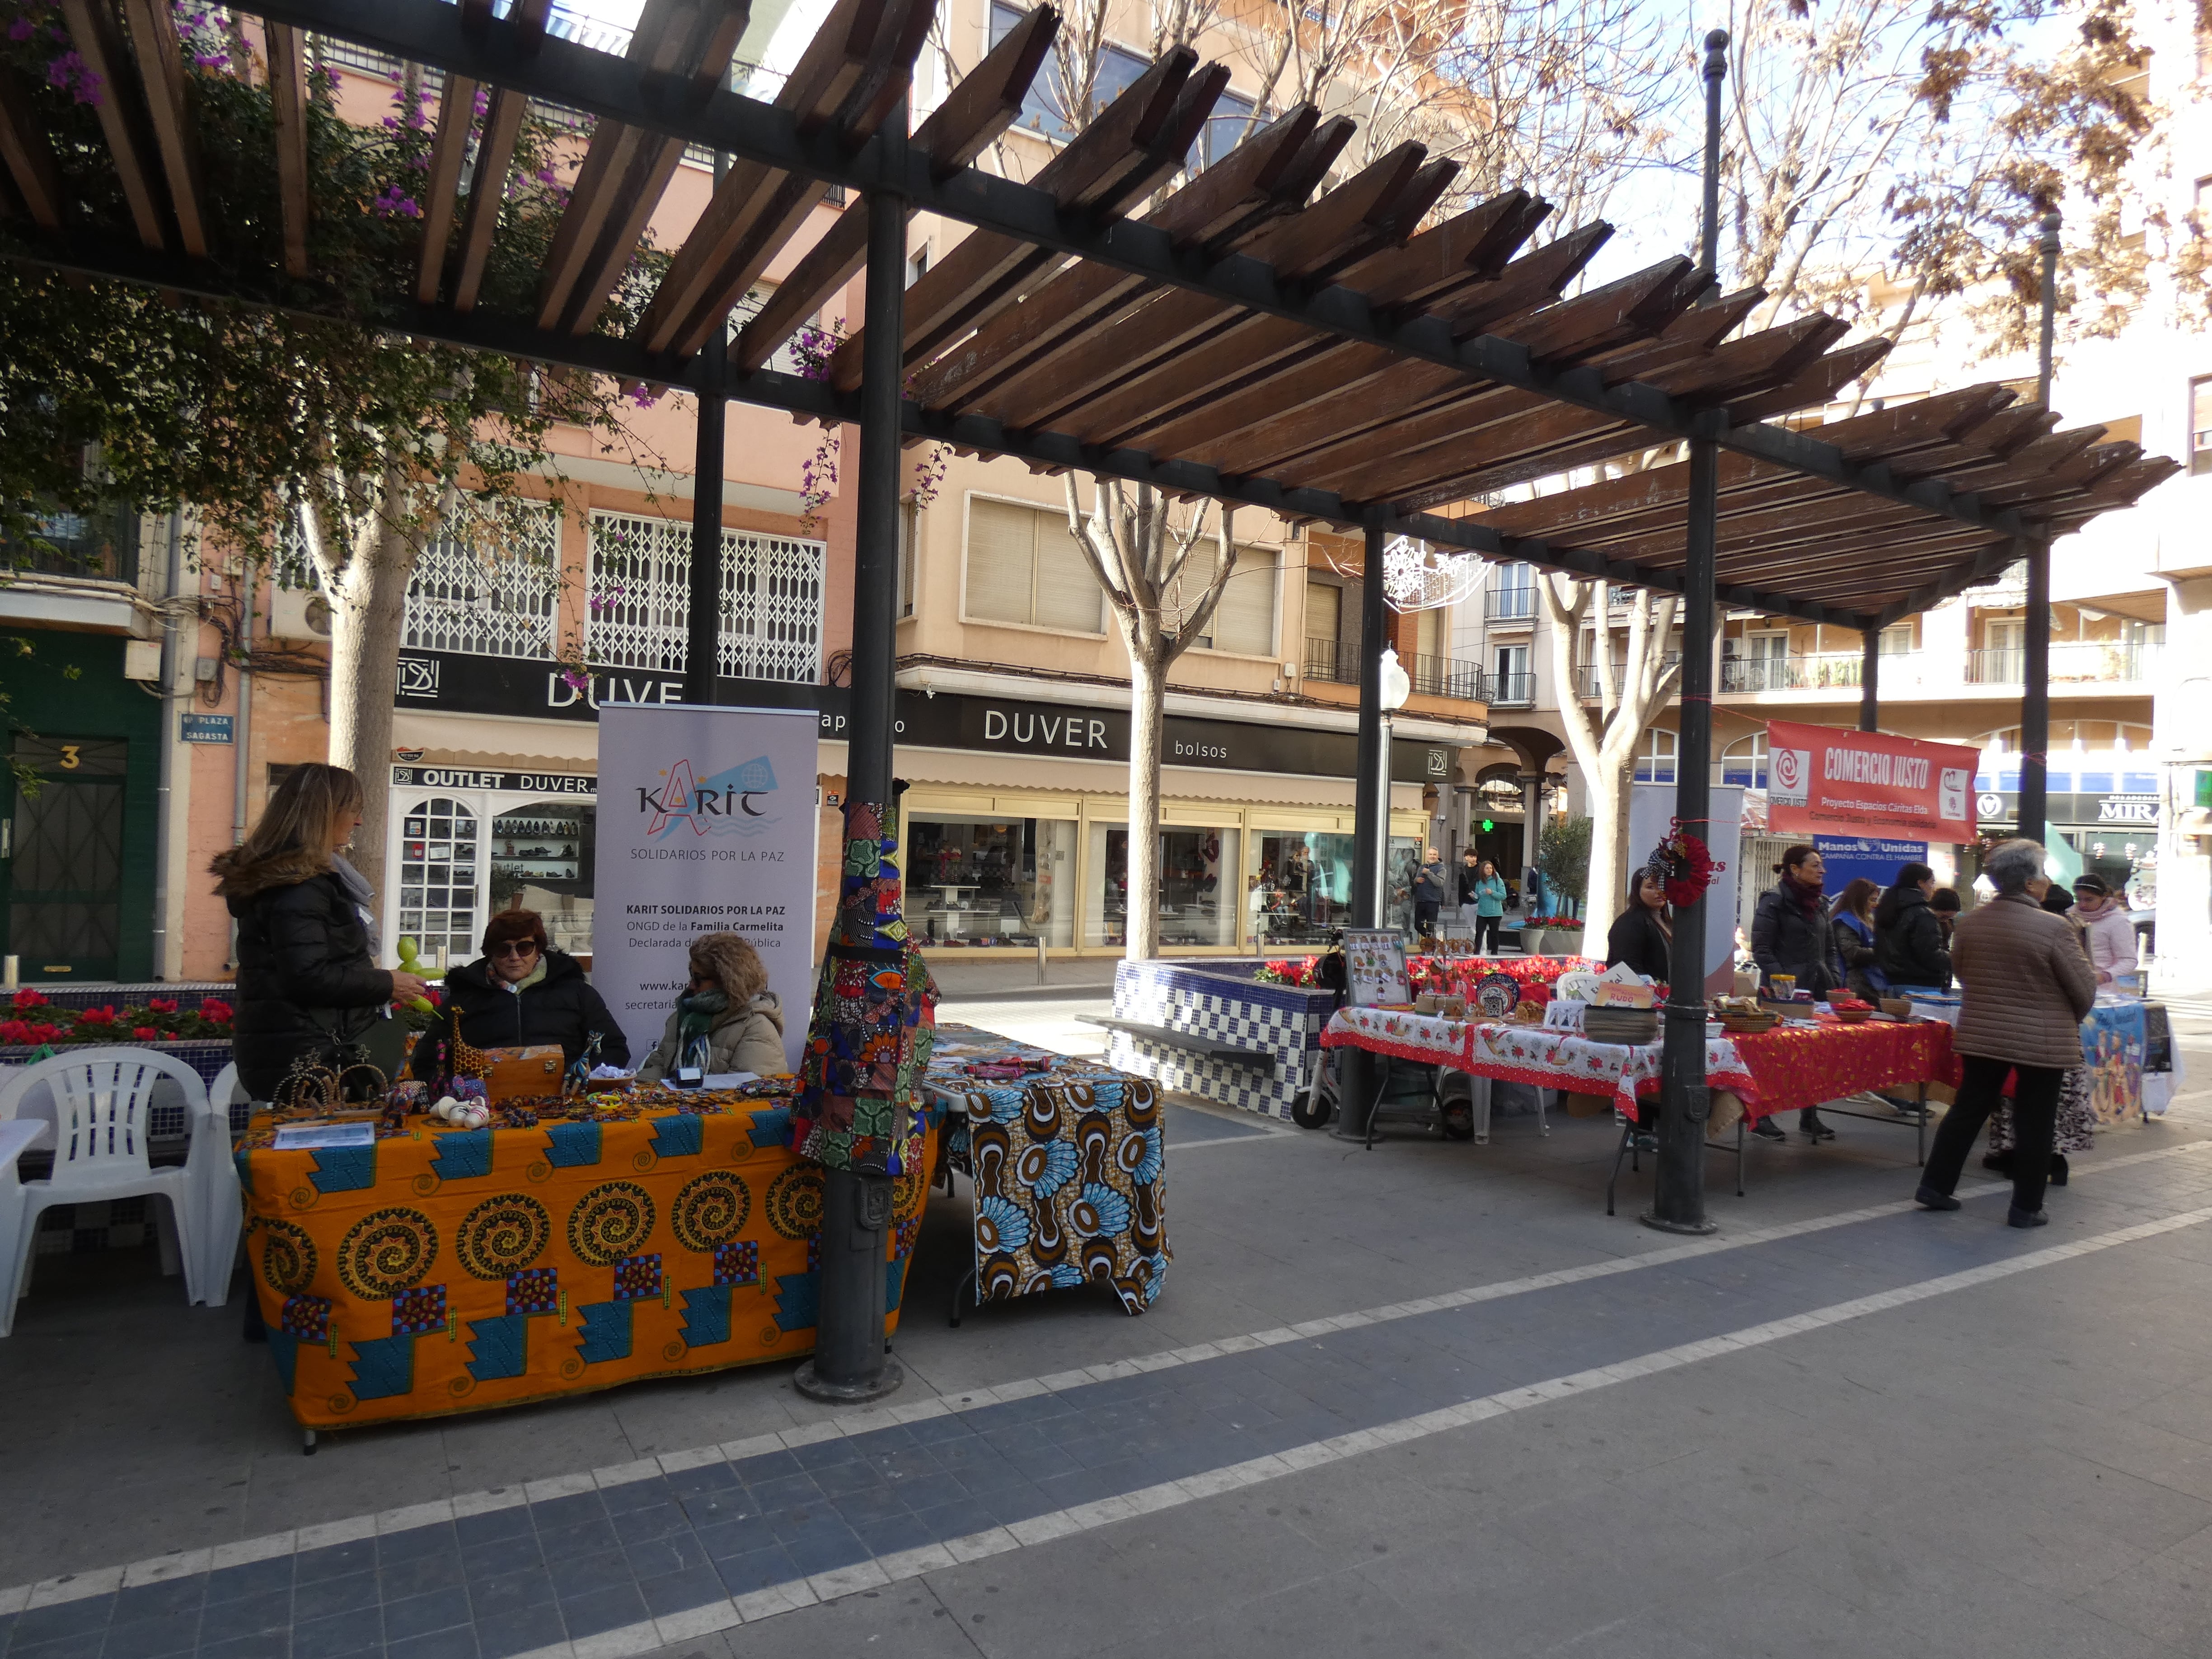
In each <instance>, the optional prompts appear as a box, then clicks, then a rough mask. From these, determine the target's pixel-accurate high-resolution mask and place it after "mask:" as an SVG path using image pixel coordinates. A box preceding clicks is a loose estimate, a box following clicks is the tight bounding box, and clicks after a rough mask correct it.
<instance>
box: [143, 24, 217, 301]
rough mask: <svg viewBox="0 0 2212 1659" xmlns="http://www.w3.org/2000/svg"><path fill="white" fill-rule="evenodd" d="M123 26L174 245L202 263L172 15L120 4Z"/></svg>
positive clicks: (188, 121) (185, 95)
mask: <svg viewBox="0 0 2212 1659" xmlns="http://www.w3.org/2000/svg"><path fill="white" fill-rule="evenodd" d="M122 10H123V21H124V25H125V27H126V28H127V29H128V30H129V31H130V34H131V50H132V52H134V54H135V55H136V56H137V60H138V71H139V73H138V85H139V88H140V89H141V90H142V91H143V93H144V94H145V98H146V113H147V116H148V118H149V120H150V121H151V122H152V124H153V128H154V145H155V149H156V151H157V152H158V153H159V154H160V155H161V173H162V177H163V178H164V179H166V180H167V184H168V188H169V210H170V212H171V213H172V214H173V216H174V217H175V220H176V225H177V240H178V245H179V247H180V248H181V249H182V250H183V252H184V253H185V257H186V258H192V259H204V258H207V252H208V227H207V223H206V221H205V220H204V217H203V216H202V213H201V206H200V204H201V197H202V196H203V194H204V191H202V189H201V185H200V155H199V140H198V137H197V133H196V131H195V130H194V128H193V125H192V112H191V107H190V99H191V92H190V89H189V88H187V87H186V85H185V54H184V46H183V43H182V42H181V41H179V40H178V39H177V20H176V15H175V14H174V13H173V11H172V10H171V9H170V8H169V5H168V3H167V0H122Z"/></svg>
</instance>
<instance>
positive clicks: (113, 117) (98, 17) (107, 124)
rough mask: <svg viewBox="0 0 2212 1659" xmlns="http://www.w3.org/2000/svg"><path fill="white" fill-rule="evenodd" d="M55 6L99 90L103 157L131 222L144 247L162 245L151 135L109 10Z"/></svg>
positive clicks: (71, 2) (163, 209)
mask: <svg viewBox="0 0 2212 1659" xmlns="http://www.w3.org/2000/svg"><path fill="white" fill-rule="evenodd" d="M60 5H61V12H62V21H63V22H64V25H65V26H66V27H68V29H69V33H70V45H71V46H75V47H76V52H77V56H79V57H80V58H83V59H84V66H85V70H86V72H87V73H88V74H89V75H91V76H93V78H94V80H95V81H97V82H99V84H100V88H102V92H103V96H102V97H101V98H100V102H99V104H98V106H96V107H97V108H98V110H99V112H100V132H101V134H102V135H103V136H104V137H106V140H107V154H108V159H109V160H111V161H113V162H114V163H115V176H116V179H117V181H118V183H119V184H120V185H122V186H123V200H124V203H125V205H126V206H128V207H129V208H130V210H131V225H132V227H133V228H135V229H136V230H137V233H138V240H139V241H140V242H142V243H143V244H144V245H145V246H148V247H149V248H160V247H164V246H167V244H168V240H169V238H168V233H167V230H166V228H165V226H166V224H167V220H168V211H167V203H166V202H165V200H164V199H163V197H162V193H161V189H160V186H159V184H158V181H157V180H156V179H155V176H154V167H155V161H154V138H153V135H152V133H151V132H150V131H149V130H148V128H147V125H146V118H145V113H144V110H145V106H144V101H143V100H142V99H141V98H139V97H138V96H137V94H135V93H134V92H133V91H132V90H131V88H132V87H133V85H134V83H135V82H136V80H137V76H135V75H134V74H133V72H132V67H131V55H130V54H131V49H130V47H129V46H127V45H126V44H125V41H124V39H123V33H122V30H121V29H120V27H118V25H117V22H116V18H115V12H114V9H112V7H111V6H109V5H107V4H106V3H104V0H60Z"/></svg>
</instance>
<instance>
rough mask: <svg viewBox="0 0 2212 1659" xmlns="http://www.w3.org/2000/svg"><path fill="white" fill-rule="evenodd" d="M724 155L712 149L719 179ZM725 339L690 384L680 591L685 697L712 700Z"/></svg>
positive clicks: (711, 345)
mask: <svg viewBox="0 0 2212 1659" xmlns="http://www.w3.org/2000/svg"><path fill="white" fill-rule="evenodd" d="M728 165H729V158H728V157H727V156H726V155H722V154H721V153H720V151H717V152H716V153H715V155H714V177H715V178H716V179H717V180H719V179H720V178H721V176H722V173H723V172H724V171H725V169H726V167H728ZM729 352H730V343H729V334H728V325H727V323H726V322H721V323H717V324H715V325H714V331H713V332H712V333H710V334H708V337H707V343H706V344H705V345H703V346H702V347H701V348H700V349H699V366H698V370H697V374H696V379H695V380H694V385H695V386H696V389H697V391H698V393H699V432H698V447H697V448H696V450H694V451H693V453H692V459H691V570H690V585H689V587H688V589H687V591H686V592H685V595H684V605H685V612H684V702H714V682H715V681H716V680H717V679H718V678H720V674H721V666H722V472H723V433H724V431H725V430H726V426H727V422H728V419H729V412H730V404H729V400H728V399H727V398H726V397H725V396H724V395H723V393H724V388H725V387H726V386H727V384H728V381H729V361H730V356H729Z"/></svg>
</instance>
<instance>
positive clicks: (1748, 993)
mask: <svg viewBox="0 0 2212 1659" xmlns="http://www.w3.org/2000/svg"><path fill="white" fill-rule="evenodd" d="M1735 994H1736V995H1738V996H1740V997H1747V998H1748V999H1750V1000H1752V1001H1753V1002H1756V1001H1758V1000H1759V969H1758V967H1757V966H1756V964H1753V965H1749V966H1746V967H1742V968H1739V969H1736V970H1735Z"/></svg>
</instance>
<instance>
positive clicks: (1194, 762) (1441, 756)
mask: <svg viewBox="0 0 2212 1659" xmlns="http://www.w3.org/2000/svg"><path fill="white" fill-rule="evenodd" d="M717 690H718V696H719V700H720V702H725V703H729V704H733V705H736V706H738V707H743V708H812V709H815V710H816V711H817V713H818V714H820V716H821V720H822V735H823V738H826V739H829V740H831V741H842V740H843V738H844V736H845V732H846V726H847V724H848V720H849V719H850V708H851V702H852V694H851V693H850V692H849V691H848V690H847V689H846V688H844V687H842V686H834V685H794V684H788V683H787V682H783V681H779V680H738V679H725V680H723V681H722V682H721V683H720V686H719V687H718V688H717ZM683 699H684V677H683V676H682V675H680V674H669V673H664V672H654V671H647V670H641V669H622V668H602V669H594V670H592V673H591V680H590V685H589V687H588V689H585V688H579V687H577V686H574V685H571V684H568V681H567V680H566V679H565V678H563V677H562V670H561V669H560V668H558V667H557V666H555V665H550V664H547V663H542V662H526V661H522V660H520V659H515V658H511V657H510V658H500V657H475V656H460V655H456V654H454V653H448V652H428V651H409V652H404V653H402V654H401V656H400V659H399V683H398V697H397V702H398V707H400V708H435V709H443V710H450V711H452V712H454V713H457V714H522V715H530V716H534V717H536V718H538V719H541V720H543V719H553V720H597V719H598V718H599V710H600V709H601V708H605V707H607V706H609V705H611V704H622V705H629V704H638V703H648V704H650V703H671V704H673V703H680V702H682V701H683ZM896 720H897V726H896V732H895V735H896V738H897V740H898V741H899V742H901V743H904V744H915V745H916V746H919V747H922V748H929V749H967V750H977V751H980V752H983V753H999V754H1012V755H1056V756H1060V757H1062V758H1065V759H1069V760H1094V761H1121V762H1127V759H1128V758H1129V714H1128V711H1127V709H1121V708H1091V707H1088V706H1085V705H1082V704H1073V703H1053V702H1031V701H1028V700H1025V699H1021V698H1012V697H984V696H967V695H964V694H959V693H952V692H939V693H938V694H937V695H936V696H929V695H927V693H924V692H921V691H901V692H900V693H899V694H898V702H897V707H896ZM1160 758H1161V761H1162V763H1164V764H1165V765H1168V766H1203V767H1211V768H1229V769H1233V770H1237V771H1245V772H1279V773H1297V774H1302V775H1307V776H1312V777H1350V776H1352V775H1353V774H1354V772H1355V771H1356V770H1357V769H1358V738H1357V736H1355V735H1354V734H1353V733H1352V732H1316V731H1310V730H1305V729H1302V728H1300V727H1297V726H1285V725H1267V726H1262V725H1258V724H1255V723H1250V722H1247V721H1243V720H1201V719H1197V718H1194V717H1191V716H1188V715H1182V714H1170V715H1169V716H1168V717H1167V723H1166V729H1165V731H1164V732H1163V733H1162V738H1161V754H1160ZM1454 758H1455V757H1454V750H1452V748H1451V747H1450V746H1449V745H1446V744H1429V743H1420V742H1413V741H1410V740H1405V739H1400V740H1396V741H1394V742H1393V744H1391V757H1390V775H1391V776H1392V777H1393V778H1394V779H1395V780H1396V781H1399V782H1401V783H1431V782H1435V783H1441V782H1443V781H1446V780H1448V779H1449V777H1450V776H1451V775H1452V767H1453V763H1454ZM430 770H437V771H439V772H440V773H441V776H442V775H443V774H444V770H445V769H416V773H417V775H416V778H415V779H413V780H411V781H412V782H416V783H423V782H426V781H428V780H427V773H428V771H430ZM477 775H478V774H474V773H461V772H455V773H453V777H454V778H455V779H456V780H458V779H459V778H462V777H474V776H477ZM482 775H483V776H493V775H495V774H482ZM497 775H498V776H507V774H497ZM524 775H526V776H532V777H534V776H536V774H518V776H524ZM394 781H395V782H397V781H400V780H399V779H398V778H397V777H396V776H395V778H394ZM446 787H452V788H463V787H468V788H500V787H507V786H506V785H501V784H464V783H462V782H459V781H453V782H451V783H449V784H447V786H446ZM526 787H532V788H536V787H538V786H537V785H534V784H533V785H530V786H526Z"/></svg>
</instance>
